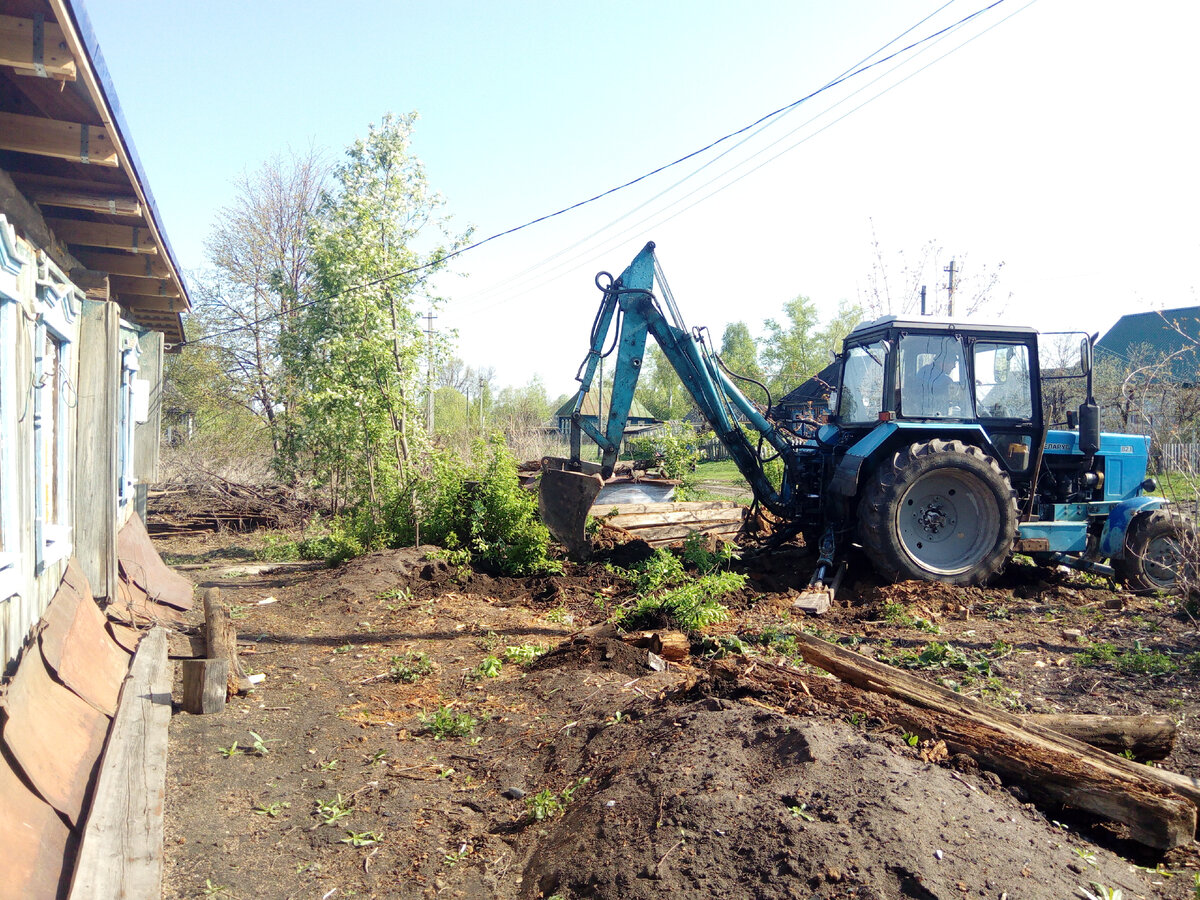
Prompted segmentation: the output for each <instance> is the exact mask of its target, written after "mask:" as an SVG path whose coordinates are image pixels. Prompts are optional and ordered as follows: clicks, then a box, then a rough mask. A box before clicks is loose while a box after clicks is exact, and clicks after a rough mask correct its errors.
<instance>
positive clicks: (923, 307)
mask: <svg viewBox="0 0 1200 900" xmlns="http://www.w3.org/2000/svg"><path fill="white" fill-rule="evenodd" d="M921 315H923V316H927V315H929V312H928V311H927V310H926V309H925V285H921Z"/></svg>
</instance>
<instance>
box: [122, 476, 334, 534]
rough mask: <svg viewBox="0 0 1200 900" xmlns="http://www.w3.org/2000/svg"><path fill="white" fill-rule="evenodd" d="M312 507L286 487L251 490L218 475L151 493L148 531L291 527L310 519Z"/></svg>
mask: <svg viewBox="0 0 1200 900" xmlns="http://www.w3.org/2000/svg"><path fill="white" fill-rule="evenodd" d="M311 513H312V506H311V504H309V503H307V502H305V501H303V500H301V499H299V498H297V497H295V496H294V495H293V494H292V493H290V492H288V491H286V490H285V489H283V488H282V487H272V486H265V487H264V486H260V487H250V486H249V485H245V484H237V483H235V482H232V481H227V480H225V479H223V478H219V477H217V476H215V475H212V476H208V477H207V478H206V480H204V481H203V482H200V483H197V484H187V485H179V484H172V485H167V486H165V487H162V488H155V489H152V490H150V491H149V493H148V494H147V516H146V529H147V530H148V531H149V532H150V534H152V535H154V536H156V537H157V536H160V535H170V534H202V533H204V532H213V531H251V530H253V529H255V528H286V527H291V526H293V525H297V524H300V523H302V522H303V521H305V520H306V519H307V518H308V517H309V515H311Z"/></svg>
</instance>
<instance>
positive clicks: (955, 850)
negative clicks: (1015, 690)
mask: <svg viewBox="0 0 1200 900" xmlns="http://www.w3.org/2000/svg"><path fill="white" fill-rule="evenodd" d="M581 755H582V757H583V758H586V759H588V760H592V761H593V764H591V765H588V766H585V767H583V768H581V769H580V770H579V771H578V772H577V773H576V776H577V777H590V778H591V781H590V782H588V784H587V787H586V791H587V793H586V796H583V797H581V798H580V799H579V800H578V801H577V802H573V803H572V804H571V805H570V807H569V808H568V810H567V812H566V814H565V815H564V816H563V817H562V818H561V819H558V820H556V821H555V822H554V824H553V826H552V827H551V828H550V829H549V831H548V833H547V834H546V835H545V837H544V838H542V839H541V840H540V842H539V844H538V846H537V848H536V849H535V850H534V852H533V853H532V855H531V857H530V859H529V862H528V864H527V865H526V867H525V873H524V874H525V877H524V880H523V885H524V886H523V890H522V893H521V896H522V897H523V898H529V900H535V898H538V897H542V896H546V897H548V896H551V895H552V894H559V895H561V896H563V897H565V898H576V897H625V898H641V897H647V898H648V897H660V896H666V895H674V896H679V897H699V896H703V897H731V896H738V897H754V898H760V900H772V898H778V900H785V898H793V897H797V896H804V897H811V898H833V897H839V898H844V897H861V898H872V900H875V898H878V900H883V898H892V897H897V896H899V897H911V898H921V900H932V898H951V897H955V898H957V897H964V896H986V897H1000V896H1004V894H1005V892H1007V894H1008V896H1010V897H1040V898H1064V897H1070V896H1076V895H1077V894H1076V891H1077V889H1078V887H1079V886H1080V885H1081V884H1086V883H1087V881H1088V880H1094V881H1100V882H1103V883H1104V884H1106V885H1107V886H1109V887H1122V888H1124V890H1126V891H1127V892H1131V891H1135V890H1138V885H1137V884H1136V882H1131V880H1130V878H1129V877H1128V874H1127V873H1128V871H1129V867H1128V864H1127V863H1125V862H1124V861H1122V860H1120V859H1119V858H1117V857H1115V856H1113V855H1111V854H1108V853H1105V852H1103V851H1100V852H1096V853H1095V854H1094V859H1093V861H1092V863H1090V864H1089V865H1088V866H1087V867H1086V873H1085V872H1084V869H1085V866H1083V865H1082V864H1081V862H1080V860H1081V856H1080V855H1077V854H1075V853H1073V852H1072V845H1076V846H1079V847H1085V846H1087V845H1085V844H1084V842H1083V841H1081V840H1078V839H1074V838H1072V837H1071V836H1069V835H1068V834H1067V833H1065V832H1063V831H1062V830H1060V829H1059V828H1057V827H1055V826H1054V825H1053V824H1051V823H1050V822H1048V821H1046V820H1045V818H1044V817H1042V816H1041V815H1040V814H1039V813H1037V812H1036V811H1035V810H1034V809H1033V808H1032V807H1028V806H1022V805H1021V804H1019V803H1018V802H1017V801H1016V800H1015V799H1014V798H1013V797H1012V796H1011V795H1010V794H1008V792H1006V791H1004V790H1003V789H1001V788H999V787H997V785H998V784H999V781H998V779H994V778H991V779H989V778H988V777H986V776H985V777H982V778H979V777H974V776H972V777H969V778H964V777H963V776H959V775H958V774H957V773H954V772H952V771H951V770H949V769H944V768H940V767H938V766H933V765H929V764H926V763H922V762H921V761H920V760H919V759H917V758H915V754H913V753H911V751H910V750H909V748H907V746H906V745H905V744H904V743H903V742H901V741H900V740H899V739H897V738H895V737H892V736H888V735H867V734H865V733H864V732H862V731H860V730H857V729H855V728H853V727H851V726H849V725H847V724H846V723H844V722H841V721H839V720H830V719H807V718H798V717H793V716H786V715H782V714H780V713H776V712H771V711H766V710H762V709H756V708H754V707H749V706H745V705H742V704H737V703H733V702H730V701H728V700H715V699H707V700H702V701H698V702H694V703H692V704H690V705H688V706H685V707H683V708H678V707H671V706H666V707H663V708H660V709H658V710H656V711H654V712H653V713H651V714H650V715H648V716H647V717H646V718H645V719H644V720H642V721H641V722H638V723H637V724H636V725H633V726H630V727H628V728H621V729H616V728H609V729H605V730H602V731H599V732H595V733H594V737H593V739H592V740H590V741H589V742H588V745H587V747H586V748H585V749H584V751H583V753H582V754H581ZM984 848H986V852H980V851H981V849H984ZM1086 852H1088V853H1092V852H1093V851H1091V850H1087V851H1086ZM1085 875H1086V877H1084V876H1085ZM798 890H799V891H801V892H802V893H799V894H798V893H797V891H798ZM1127 895H1129V894H1127Z"/></svg>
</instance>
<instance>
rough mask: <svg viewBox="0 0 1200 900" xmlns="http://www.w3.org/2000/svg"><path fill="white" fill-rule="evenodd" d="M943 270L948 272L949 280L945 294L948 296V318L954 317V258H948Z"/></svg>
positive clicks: (955, 285)
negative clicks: (948, 261) (947, 265)
mask: <svg viewBox="0 0 1200 900" xmlns="http://www.w3.org/2000/svg"><path fill="white" fill-rule="evenodd" d="M942 271H943V272H948V273H950V280H949V281H947V282H946V296H947V297H948V298H949V304H950V318H952V319H953V318H954V291H955V288H957V287H958V282H957V281H956V280H955V277H954V260H953V259H952V260H950V265H949V267H948V268H945V269H942Z"/></svg>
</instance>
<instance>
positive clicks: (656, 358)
mask: <svg viewBox="0 0 1200 900" xmlns="http://www.w3.org/2000/svg"><path fill="white" fill-rule="evenodd" d="M636 396H637V399H638V400H639V401H640V402H641V404H642V406H644V407H646V410H647V411H648V412H649V413H650V415H652V416H654V418H656V419H662V420H663V421H664V422H675V421H678V420H680V419H682V418H683V417H684V416H686V415H687V414H688V413H689V412H691V411H692V407H693V406H694V405H695V404H694V403H693V402H692V397H691V394H689V393H688V392H687V389H686V388H684V386H683V382H682V381H680V380H679V376H678V375H677V374H675V368H674V366H672V365H671V363H670V361H669V360H668V359H667V357H666V354H665V353H663V352H662V350H661V349H660V348H659V347H658V345H657V344H647V345H646V355H645V357H644V358H643V359H642V371H641V374H640V375H639V376H638V386H637V393H636ZM606 402H607V400H606Z"/></svg>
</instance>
